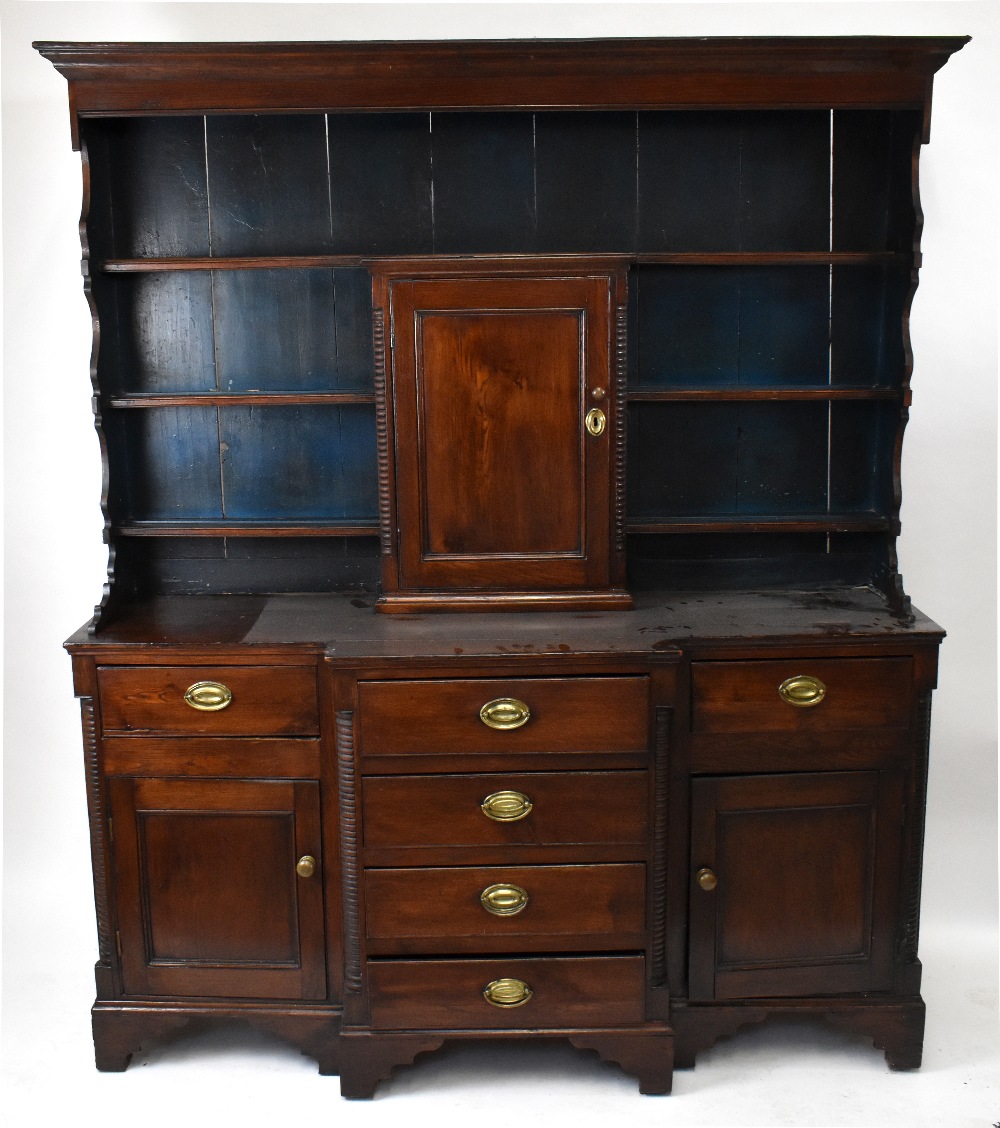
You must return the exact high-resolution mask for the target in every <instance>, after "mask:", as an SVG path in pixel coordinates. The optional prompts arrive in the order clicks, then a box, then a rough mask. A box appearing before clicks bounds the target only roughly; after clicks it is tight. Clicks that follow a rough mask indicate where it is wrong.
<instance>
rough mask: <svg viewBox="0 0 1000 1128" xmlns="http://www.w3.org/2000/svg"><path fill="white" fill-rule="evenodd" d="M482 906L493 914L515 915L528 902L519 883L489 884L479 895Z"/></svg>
mask: <svg viewBox="0 0 1000 1128" xmlns="http://www.w3.org/2000/svg"><path fill="white" fill-rule="evenodd" d="M479 900H480V901H481V902H482V906H483V908H484V909H485V910H486V911H487V912H488V913H492V914H493V915H494V916H517V914H518V913H519V912H521V911H523V909H524V908H525V906H526V905H527V904H528V893H527V891H526V890H524V889H522V888H521V886H520V885H489V886H487V887H486V888H485V889H484V890H483V891H482V893H480V895H479Z"/></svg>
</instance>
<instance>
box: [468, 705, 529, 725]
mask: <svg viewBox="0 0 1000 1128" xmlns="http://www.w3.org/2000/svg"><path fill="white" fill-rule="evenodd" d="M479 719H480V720H481V721H482V722H483V724H484V725H487V726H488V727H489V728H491V729H500V730H501V731H506V730H508V729H517V728H520V727H521V726H522V725H526V724H527V723H528V721H529V720H530V719H531V710H530V709H529V708H528V706H527V705H525V703H524V702H523V701H518V699H517V698H516V697H497V698H495V699H494V700H493V701H487V702H486V704H485V705H484V706H483V707H482V709H480V710H479Z"/></svg>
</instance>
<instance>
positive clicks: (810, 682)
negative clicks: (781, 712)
mask: <svg viewBox="0 0 1000 1128" xmlns="http://www.w3.org/2000/svg"><path fill="white" fill-rule="evenodd" d="M778 696H779V697H780V698H781V700H782V701H784V702H785V703H786V704H788V705H795V706H796V707H797V708H799V709H808V708H810V707H811V706H813V705H818V704H819V703H820V702H821V701H822V700H823V698H824V697H826V686H825V685H824V684H823V683H822V682H821V681H820V680H819V678H814V677H813V676H812V675H811V674H796V675H795V676H794V677H792V678H785V680H784V681H783V682H782V683H781V685H779V686H778Z"/></svg>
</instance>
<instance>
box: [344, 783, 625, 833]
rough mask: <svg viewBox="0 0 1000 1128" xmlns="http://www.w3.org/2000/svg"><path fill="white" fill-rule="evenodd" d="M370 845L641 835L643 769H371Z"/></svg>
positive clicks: (366, 804)
mask: <svg viewBox="0 0 1000 1128" xmlns="http://www.w3.org/2000/svg"><path fill="white" fill-rule="evenodd" d="M362 811H363V815H362V824H363V826H364V842H365V845H366V846H371V847H397V846H398V847H405V846H503V845H514V844H517V845H534V844H538V845H549V846H557V845H567V844H571V843H586V844H603V843H642V842H643V841H644V839H645V833H646V773H645V772H532V773H526V774H517V775H514V774H503V775H446V776H434V775H431V776H372V777H369V778H367V779H365V780H364V782H363V784H362Z"/></svg>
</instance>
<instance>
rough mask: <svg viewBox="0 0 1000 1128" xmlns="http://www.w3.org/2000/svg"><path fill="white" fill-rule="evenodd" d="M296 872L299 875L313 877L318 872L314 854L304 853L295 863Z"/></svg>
mask: <svg viewBox="0 0 1000 1128" xmlns="http://www.w3.org/2000/svg"><path fill="white" fill-rule="evenodd" d="M295 872H296V873H297V874H298V875H299V877H312V875H313V874H314V873H315V872H316V859H315V858H314V857H313V856H312V854H303V855H302V857H301V858H299V860H298V861H297V862H296V863H295Z"/></svg>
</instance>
